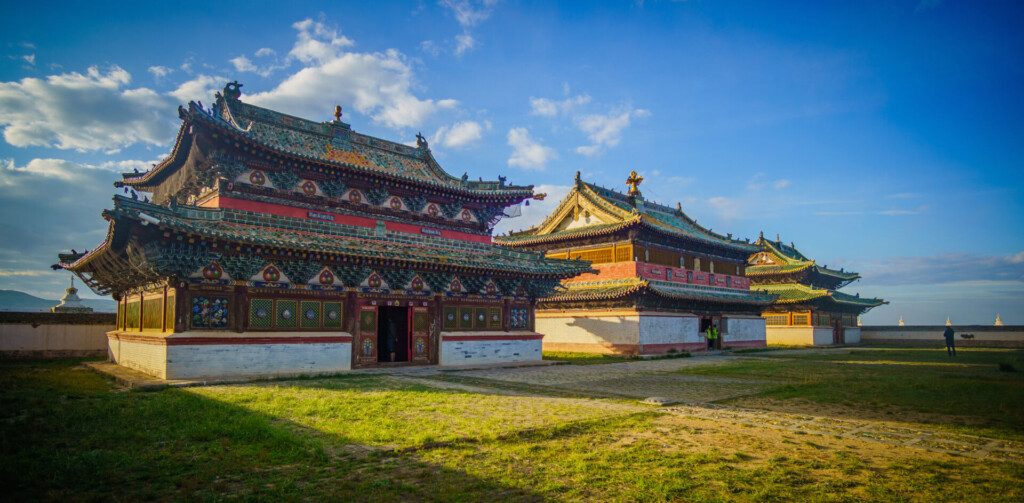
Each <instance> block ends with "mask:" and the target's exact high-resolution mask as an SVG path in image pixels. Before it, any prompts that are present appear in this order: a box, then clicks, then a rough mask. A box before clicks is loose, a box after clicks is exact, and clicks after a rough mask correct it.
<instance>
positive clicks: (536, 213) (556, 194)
mask: <svg viewBox="0 0 1024 503" xmlns="http://www.w3.org/2000/svg"><path fill="white" fill-rule="evenodd" d="M570 190H572V186H571V185H547V184H545V185H538V186H536V187H534V189H533V193H534V194H546V197H545V198H544V200H543V201H530V205H529V206H526V205H525V204H524V205H523V206H522V208H521V209H522V212H523V213H522V215H520V216H518V217H516V218H503V219H501V221H499V222H498V224H497V225H495V226H494V233H495V234H504V233H507V232H509V231H513V230H515V231H520V230H525V229H529V228H530V227H534V226H536V225H539V224H540V223H541V222H543V221H544V219H545V218H547V216H548V215H550V214H551V212H553V211H555V208H557V207H558V205H559V203H561V202H562V199H564V198H565V196H566V195H568V194H569V191H570Z"/></svg>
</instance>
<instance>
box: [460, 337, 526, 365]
mask: <svg viewBox="0 0 1024 503" xmlns="http://www.w3.org/2000/svg"><path fill="white" fill-rule="evenodd" d="M540 360H541V340H540V339H533V340H509V339H495V340H493V341H492V340H484V341H479V340H473V341H459V340H454V341H446V340H444V339H443V338H442V340H441V359H440V364H441V365H442V366H445V367H454V366H459V365H477V364H481V363H483V364H486V363H510V362H524V361H540Z"/></svg>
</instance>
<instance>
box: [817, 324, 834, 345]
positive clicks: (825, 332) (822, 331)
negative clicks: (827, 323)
mask: <svg viewBox="0 0 1024 503" xmlns="http://www.w3.org/2000/svg"><path fill="white" fill-rule="evenodd" d="M832 335H833V333H832V328H831V327H814V345H815V346H829V345H831V344H832V343H833V341H834V339H833V338H832Z"/></svg>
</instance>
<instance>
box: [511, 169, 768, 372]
mask: <svg viewBox="0 0 1024 503" xmlns="http://www.w3.org/2000/svg"><path fill="white" fill-rule="evenodd" d="M642 181H643V178H642V177H640V176H639V175H638V174H637V173H636V172H635V171H634V172H632V173H631V174H630V176H629V178H628V179H627V180H626V182H627V186H628V187H629V188H628V191H627V192H626V193H620V192H616V191H613V190H609V189H606V188H603V187H600V186H597V185H594V184H592V183H587V182H585V181H583V180H581V179H580V174H579V173H578V172H577V174H576V180H575V183H574V186H573V188H572V190H571V191H570V192H569V194H568V195H567V196H566V197H565V199H563V200H562V201H561V203H560V204H559V206H558V208H557V209H555V210H554V212H552V213H551V214H550V215H549V216H548V217H547V218H546V219H545V220H544V221H543V222H542V223H541V224H540V225H538V226H536V227H533V228H531V229H529V230H525V231H521V232H515V233H510V234H509V235H507V236H498V237H496V238H495V242H496V243H499V244H501V245H504V246H507V247H509V248H512V249H515V250H536V251H543V252H545V253H546V254H547V257H548V258H552V259H582V260H587V261H590V262H591V263H592V267H593V269H594V272H592V273H585V274H581V275H579V276H576V277H574V278H571V279H567V280H565V281H563V284H562V286H563V289H561V290H559V291H557V292H555V293H554V294H553V295H551V296H549V297H546V298H544V299H542V300H541V301H540V303H539V304H538V310H537V330H538V331H542V332H543V333H544V334H545V338H544V349H545V350H550V351H585V352H595V353H622V354H661V353H666V352H669V351H703V350H706V349H709V347H710V348H722V347H734V348H739V347H761V346H764V345H765V325H764V319H763V318H762V317H761V311H762V310H763V309H765V308H766V307H767V306H768V305H770V304H771V302H772V300H773V299H774V298H775V297H774V296H773V295H770V294H766V293H762V292H756V291H751V289H750V281H749V280H748V279H747V278H746V275H745V267H746V260H747V257H748V256H749V255H750V254H751V253H753V252H754V251H755V250H756V249H757V247H756V246H755V245H753V244H751V243H749V242H743V241H738V240H735V239H732V236H731V235H725V236H723V235H720V234H717V233H714V232H712V231H711V230H709V229H705V228H704V227H701V226H700V225H698V224H697V222H696V221H694V220H693V219H691V218H690V217H688V216H687V215H686V214H685V213H684V212H683V210H682V207H681V206H679V205H677V206H676V207H675V208H670V207H667V206H663V205H660V204H658V203H655V202H653V201H647V200H645V199H644V197H643V194H642V192H641V191H640V188H639V186H640V184H641V182H642ZM709 326H714V327H716V329H717V331H718V334H719V337H717V338H712V339H710V340H709V339H708V338H706V337H705V334H706V331H707V329H708V327H709Z"/></svg>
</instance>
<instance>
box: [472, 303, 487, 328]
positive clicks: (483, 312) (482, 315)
mask: <svg viewBox="0 0 1024 503" xmlns="http://www.w3.org/2000/svg"><path fill="white" fill-rule="evenodd" d="M473 328H474V329H476V330H486V329H487V308H486V307H478V308H476V309H474V310H473Z"/></svg>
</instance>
